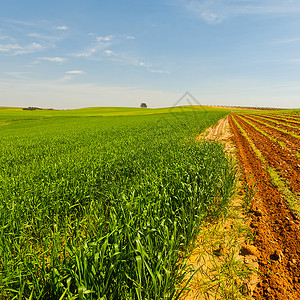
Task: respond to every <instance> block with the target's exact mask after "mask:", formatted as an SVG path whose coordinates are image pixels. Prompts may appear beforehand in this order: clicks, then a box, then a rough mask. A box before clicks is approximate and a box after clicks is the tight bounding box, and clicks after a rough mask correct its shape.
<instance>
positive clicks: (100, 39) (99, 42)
mask: <svg viewBox="0 0 300 300" xmlns="http://www.w3.org/2000/svg"><path fill="white" fill-rule="evenodd" d="M113 39H114V37H113V36H112V35H107V36H97V37H96V38H95V39H94V41H93V45H92V46H90V47H88V48H86V49H85V50H84V51H82V52H79V53H75V54H74V56H76V57H90V56H92V55H95V54H97V53H99V51H101V50H104V49H106V48H108V47H110V46H111V44H112V41H113Z"/></svg>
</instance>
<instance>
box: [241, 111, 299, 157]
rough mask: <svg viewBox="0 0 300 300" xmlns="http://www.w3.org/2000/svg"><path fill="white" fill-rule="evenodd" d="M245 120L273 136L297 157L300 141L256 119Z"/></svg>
mask: <svg viewBox="0 0 300 300" xmlns="http://www.w3.org/2000/svg"><path fill="white" fill-rule="evenodd" d="M243 118H245V119H247V120H248V121H250V122H251V123H252V124H253V125H255V126H256V127H258V128H259V129H261V130H263V131H264V132H265V133H267V134H268V135H271V136H273V138H275V139H276V140H277V141H278V142H283V143H284V144H285V147H286V149H287V151H291V152H292V153H293V155H295V154H296V152H298V151H299V150H300V139H297V138H295V137H293V136H291V135H290V134H289V133H286V132H282V131H280V130H277V129H274V128H271V127H270V126H266V125H264V124H262V123H260V122H257V121H256V120H254V119H250V118H249V117H247V116H243Z"/></svg>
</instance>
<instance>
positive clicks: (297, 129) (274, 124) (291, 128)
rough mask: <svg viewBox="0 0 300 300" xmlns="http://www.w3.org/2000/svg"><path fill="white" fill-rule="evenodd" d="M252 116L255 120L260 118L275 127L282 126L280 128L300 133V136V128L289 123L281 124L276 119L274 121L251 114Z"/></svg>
mask: <svg viewBox="0 0 300 300" xmlns="http://www.w3.org/2000/svg"><path fill="white" fill-rule="evenodd" d="M249 117H250V116H249ZM251 118H252V119H255V120H260V121H262V122H264V123H267V124H269V125H271V126H273V127H276V128H280V129H283V130H286V131H288V132H292V133H294V134H295V135H298V136H299V137H300V128H296V127H293V126H292V125H289V124H285V125H284V124H281V123H280V124H279V123H276V122H275V121H274V120H273V121H272V120H270V119H266V118H261V117H258V116H253V115H251Z"/></svg>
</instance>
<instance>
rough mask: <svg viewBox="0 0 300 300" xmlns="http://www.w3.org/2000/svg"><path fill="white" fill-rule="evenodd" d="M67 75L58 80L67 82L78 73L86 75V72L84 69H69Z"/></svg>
mask: <svg viewBox="0 0 300 300" xmlns="http://www.w3.org/2000/svg"><path fill="white" fill-rule="evenodd" d="M65 74H66V75H64V76H63V77H62V78H60V79H59V80H58V82H66V81H70V80H72V79H73V78H74V76H76V75H84V74H85V72H84V71H82V70H70V71H67V72H66V73H65Z"/></svg>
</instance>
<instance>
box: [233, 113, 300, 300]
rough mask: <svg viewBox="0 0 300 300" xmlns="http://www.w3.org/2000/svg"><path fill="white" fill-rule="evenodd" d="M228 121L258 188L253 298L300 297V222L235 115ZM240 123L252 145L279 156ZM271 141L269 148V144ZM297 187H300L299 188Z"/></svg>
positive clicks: (247, 172) (247, 177)
mask: <svg viewBox="0 0 300 300" xmlns="http://www.w3.org/2000/svg"><path fill="white" fill-rule="evenodd" d="M229 122H230V125H231V127H232V130H233V133H234V141H235V144H236V147H237V149H238V154H239V158H240V162H241V164H242V166H243V168H244V174H245V180H246V181H247V182H248V183H249V184H252V183H255V184H256V189H257V194H256V197H255V201H254V203H253V206H252V221H251V228H252V231H253V233H254V234H255V241H254V245H255V246H256V247H257V249H258V251H259V272H260V273H261V274H260V282H259V284H258V285H257V288H256V289H255V291H254V298H255V299H271V300H273V299H274V300H275V299H276V300H287V299H295V300H296V299H300V221H299V219H298V218H297V217H296V215H295V213H294V212H292V211H291V210H290V209H289V207H288V206H287V204H286V201H285V199H284V197H283V195H281V194H280V192H279V191H278V189H277V188H276V187H275V186H274V184H272V180H271V178H270V175H269V173H268V172H267V171H266V169H265V166H264V165H263V163H262V161H261V160H260V159H259V157H258V156H257V153H255V151H254V150H253V146H251V145H250V144H249V141H248V140H247V138H246V137H245V136H244V135H243V133H242V131H241V130H240V128H239V127H238V126H237V124H236V123H235V122H234V120H233V118H232V116H229ZM238 122H239V124H240V126H242V128H243V129H244V130H245V131H246V133H248V132H249V133H250V134H249V138H250V139H251V141H252V142H253V145H255V146H257V147H258V148H261V149H263V150H264V151H268V152H269V155H270V156H272V155H273V157H274V158H276V155H278V154H277V153H276V148H274V149H273V147H272V145H271V143H270V142H268V141H267V139H263V138H262V137H261V136H260V135H259V134H255V132H253V130H252V129H250V128H249V127H248V126H247V125H246V124H245V122H244V123H243V122H240V120H238ZM268 143H269V147H267V145H266V144H268ZM264 154H266V153H264ZM294 184H297V181H295V182H294ZM294 188H295V190H298V188H299V187H298V186H295V187H294Z"/></svg>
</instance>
